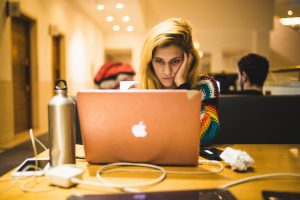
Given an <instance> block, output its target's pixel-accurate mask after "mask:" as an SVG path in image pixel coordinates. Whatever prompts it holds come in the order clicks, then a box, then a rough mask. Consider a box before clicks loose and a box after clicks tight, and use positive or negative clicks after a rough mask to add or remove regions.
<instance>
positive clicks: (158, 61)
mask: <svg viewBox="0 0 300 200" xmlns="http://www.w3.org/2000/svg"><path fill="white" fill-rule="evenodd" d="M182 62H183V51H182V49H181V48H179V47H177V46H175V45H171V46H167V47H159V48H157V49H156V51H155V53H154V55H153V58H152V66H153V69H154V72H155V74H156V76H157V77H158V79H159V81H160V82H161V84H162V85H163V86H164V88H166V89H173V88H176V84H175V82H174V79H175V75H176V73H177V71H178V70H179V68H180V66H181V64H182Z"/></svg>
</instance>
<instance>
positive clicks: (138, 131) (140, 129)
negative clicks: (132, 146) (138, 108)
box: [131, 121, 147, 137]
mask: <svg viewBox="0 0 300 200" xmlns="http://www.w3.org/2000/svg"><path fill="white" fill-rule="evenodd" d="M131 132H132V134H133V135H134V136H135V137H146V135H147V131H146V125H144V122H143V121H140V122H139V123H138V124H134V125H133V126H132V128H131Z"/></svg>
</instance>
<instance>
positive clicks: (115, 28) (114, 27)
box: [113, 25, 121, 31]
mask: <svg viewBox="0 0 300 200" xmlns="http://www.w3.org/2000/svg"><path fill="white" fill-rule="evenodd" d="M120 29H121V27H120V26H119V25H114V26H113V30H114V31H119V30H120Z"/></svg>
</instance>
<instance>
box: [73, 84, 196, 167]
mask: <svg viewBox="0 0 300 200" xmlns="http://www.w3.org/2000/svg"><path fill="white" fill-rule="evenodd" d="M77 104H78V105H77V106H78V114H79V122H80V127H81V134H82V141H83V145H84V150H85V158H86V160H87V161H88V162H89V163H94V164H105V163H113V162H135V163H137V162H138V163H150V164H159V165H197V162H198V155H199V140H200V110H201V93H200V91H196V90H127V91H124V90H123V91H121V90H82V91H79V92H78V94H77Z"/></svg>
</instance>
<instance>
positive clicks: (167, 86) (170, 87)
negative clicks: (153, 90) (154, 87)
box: [162, 83, 176, 89]
mask: <svg viewBox="0 0 300 200" xmlns="http://www.w3.org/2000/svg"><path fill="white" fill-rule="evenodd" d="M162 85H163V86H164V88H165V89H174V88H176V85H175V84H174V83H162Z"/></svg>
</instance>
